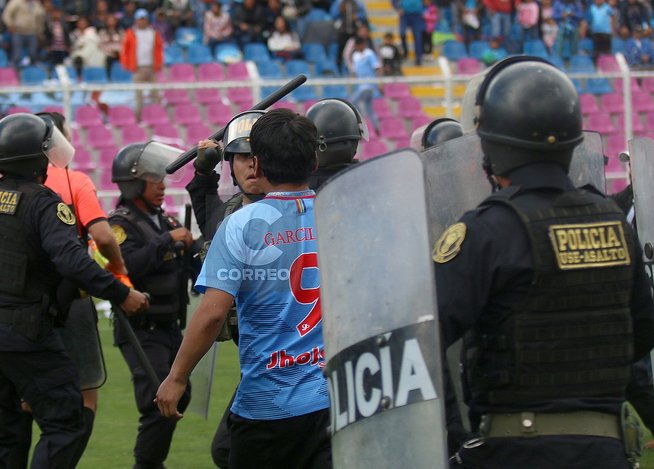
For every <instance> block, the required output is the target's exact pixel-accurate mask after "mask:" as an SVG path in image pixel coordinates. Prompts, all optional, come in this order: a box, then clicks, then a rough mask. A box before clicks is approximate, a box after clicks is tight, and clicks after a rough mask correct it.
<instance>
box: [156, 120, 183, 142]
mask: <svg viewBox="0 0 654 469" xmlns="http://www.w3.org/2000/svg"><path fill="white" fill-rule="evenodd" d="M152 139H153V140H174V139H179V131H178V130H177V127H175V126H174V125H173V124H160V125H155V126H154V127H153V128H152Z"/></svg>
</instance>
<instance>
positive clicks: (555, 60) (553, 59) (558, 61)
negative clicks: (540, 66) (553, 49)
mask: <svg viewBox="0 0 654 469" xmlns="http://www.w3.org/2000/svg"><path fill="white" fill-rule="evenodd" d="M546 60H547V61H548V62H549V63H551V64H552V65H554V66H555V67H556V68H558V69H559V70H561V71H565V63H564V62H563V59H562V58H561V57H559V56H558V55H556V54H550V55H548V56H547V57H546Z"/></svg>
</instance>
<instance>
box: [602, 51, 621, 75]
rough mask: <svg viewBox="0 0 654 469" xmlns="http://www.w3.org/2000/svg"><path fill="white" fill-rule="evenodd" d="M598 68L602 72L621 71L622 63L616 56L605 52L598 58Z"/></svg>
mask: <svg viewBox="0 0 654 469" xmlns="http://www.w3.org/2000/svg"><path fill="white" fill-rule="evenodd" d="M597 69H598V70H600V71H602V72H619V71H620V65H618V61H617V60H616V59H615V57H614V56H612V55H606V54H603V55H600V56H599V57H598V58H597Z"/></svg>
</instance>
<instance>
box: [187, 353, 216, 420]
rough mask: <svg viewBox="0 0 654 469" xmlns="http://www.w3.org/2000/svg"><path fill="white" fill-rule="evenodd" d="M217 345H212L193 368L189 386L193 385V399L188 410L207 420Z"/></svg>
mask: <svg viewBox="0 0 654 469" xmlns="http://www.w3.org/2000/svg"><path fill="white" fill-rule="evenodd" d="M217 350H218V343H214V344H213V345H212V346H211V348H210V349H209V351H208V352H207V353H206V354H205V355H204V357H202V359H201V360H200V361H199V362H198V364H197V366H196V367H195V368H193V373H191V384H192V385H193V399H191V402H190V403H189V405H188V409H189V410H190V411H192V412H195V413H196V414H198V415H200V416H201V417H203V418H204V419H205V420H206V419H207V418H209V403H210V400H211V387H212V386H213V375H214V369H215V367H216V352H217Z"/></svg>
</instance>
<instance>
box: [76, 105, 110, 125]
mask: <svg viewBox="0 0 654 469" xmlns="http://www.w3.org/2000/svg"><path fill="white" fill-rule="evenodd" d="M75 122H77V124H78V125H80V126H81V127H97V126H99V125H103V122H102V114H100V110H99V109H98V108H97V107H95V106H80V107H78V108H77V110H76V111H75Z"/></svg>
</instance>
